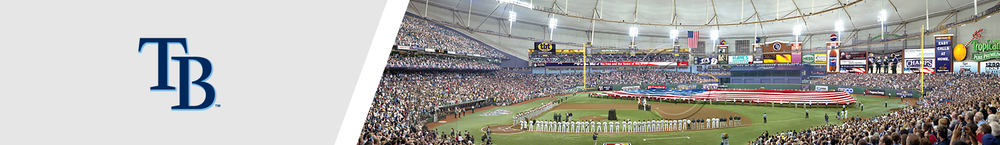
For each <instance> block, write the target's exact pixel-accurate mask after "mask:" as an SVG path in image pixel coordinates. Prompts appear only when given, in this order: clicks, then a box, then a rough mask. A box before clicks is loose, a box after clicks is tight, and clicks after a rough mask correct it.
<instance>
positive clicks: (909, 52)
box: [903, 49, 935, 59]
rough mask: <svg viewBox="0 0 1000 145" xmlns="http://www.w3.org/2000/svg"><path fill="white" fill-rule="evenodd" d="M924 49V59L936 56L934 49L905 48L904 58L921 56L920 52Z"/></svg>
mask: <svg viewBox="0 0 1000 145" xmlns="http://www.w3.org/2000/svg"><path fill="white" fill-rule="evenodd" d="M921 50H923V53H924V59H928V58H934V56H935V55H934V49H904V50H903V58H915V59H919V58H920V52H921Z"/></svg>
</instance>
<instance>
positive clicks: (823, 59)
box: [813, 54, 828, 63]
mask: <svg viewBox="0 0 1000 145" xmlns="http://www.w3.org/2000/svg"><path fill="white" fill-rule="evenodd" d="M813 60H815V61H814V62H813V63H826V61H827V60H828V58H826V54H813Z"/></svg>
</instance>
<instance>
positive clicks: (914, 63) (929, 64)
mask: <svg viewBox="0 0 1000 145" xmlns="http://www.w3.org/2000/svg"><path fill="white" fill-rule="evenodd" d="M933 67H934V59H924V66H923V68H933ZM903 68H921V67H920V59H905V60H903Z"/></svg>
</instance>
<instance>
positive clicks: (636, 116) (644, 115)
mask: <svg viewBox="0 0 1000 145" xmlns="http://www.w3.org/2000/svg"><path fill="white" fill-rule="evenodd" d="M567 112H572V113H573V118H572V119H573V120H580V117H587V116H600V117H605V118H607V117H608V110H607V109H600V110H576V109H571V110H552V111H548V112H545V114H542V115H539V116H538V117H535V119H537V120H553V119H552V115H555V113H559V114H561V115H563V118H564V119H565V118H566V113H567ZM615 115H617V116H618V120H625V119H630V120H632V121H636V120H653V119H662V118H663V117H660V115H659V114H656V113H654V112H650V111H643V110H638V109H629V110H616V111H615Z"/></svg>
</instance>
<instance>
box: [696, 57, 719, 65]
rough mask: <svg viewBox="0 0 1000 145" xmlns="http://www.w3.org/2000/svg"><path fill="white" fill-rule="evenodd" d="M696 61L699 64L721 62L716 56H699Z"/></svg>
mask: <svg viewBox="0 0 1000 145" xmlns="http://www.w3.org/2000/svg"><path fill="white" fill-rule="evenodd" d="M696 63H698V64H699V65H715V64H718V63H719V60H718V58H715V57H698V60H697V62H696Z"/></svg>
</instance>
